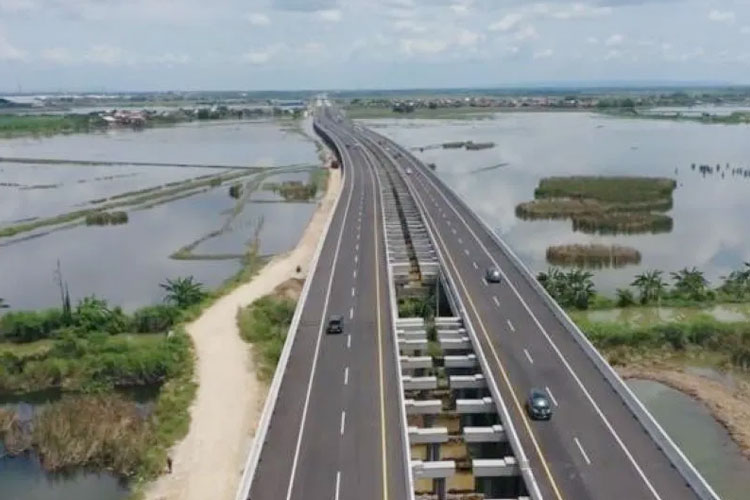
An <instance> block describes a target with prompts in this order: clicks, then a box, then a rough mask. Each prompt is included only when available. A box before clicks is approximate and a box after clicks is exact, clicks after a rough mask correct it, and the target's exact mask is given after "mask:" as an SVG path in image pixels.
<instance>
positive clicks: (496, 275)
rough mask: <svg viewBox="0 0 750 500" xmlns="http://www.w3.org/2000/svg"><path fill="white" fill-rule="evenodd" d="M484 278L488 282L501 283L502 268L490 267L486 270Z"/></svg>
mask: <svg viewBox="0 0 750 500" xmlns="http://www.w3.org/2000/svg"><path fill="white" fill-rule="evenodd" d="M484 279H486V280H487V283H500V269H498V268H496V267H490V268H489V269H487V271H485V273H484Z"/></svg>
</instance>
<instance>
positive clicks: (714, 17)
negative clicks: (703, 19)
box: [708, 9, 736, 24]
mask: <svg viewBox="0 0 750 500" xmlns="http://www.w3.org/2000/svg"><path fill="white" fill-rule="evenodd" d="M708 19H709V20H710V21H714V22H717V23H727V24H731V23H733V22H734V21H735V19H736V16H735V15H734V12H732V11H728V10H716V9H714V10H712V11H711V12H709V13H708Z"/></svg>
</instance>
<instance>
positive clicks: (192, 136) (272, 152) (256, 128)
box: [0, 120, 316, 167]
mask: <svg viewBox="0 0 750 500" xmlns="http://www.w3.org/2000/svg"><path fill="white" fill-rule="evenodd" d="M290 125H291V123H290ZM0 156H6V157H22V158H55V159H71V160H89V161H138V162H146V163H148V162H154V163H189V164H211V165H240V166H268V167H274V166H280V165H292V164H298V163H313V162H314V161H315V159H316V154H315V146H314V145H313V144H312V143H311V142H310V141H307V140H304V138H302V137H301V136H300V135H299V134H296V133H294V132H290V131H288V130H284V129H282V128H281V127H280V124H279V122H274V121H271V120H257V121H230V120H227V121H214V122H190V123H183V124H178V125H174V126H170V127H155V128H147V129H143V130H140V131H133V130H131V129H111V130H107V131H105V132H97V133H92V134H71V135H57V136H52V137H42V138H35V137H20V138H15V139H5V140H0ZM311 160H312V161H311Z"/></svg>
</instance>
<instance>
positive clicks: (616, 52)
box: [604, 49, 622, 61]
mask: <svg viewBox="0 0 750 500" xmlns="http://www.w3.org/2000/svg"><path fill="white" fill-rule="evenodd" d="M620 57H622V52H620V51H619V50H617V49H612V50H610V51H608V52H607V53H606V54H605V55H604V60H605V61H611V60H612V59H619V58H620Z"/></svg>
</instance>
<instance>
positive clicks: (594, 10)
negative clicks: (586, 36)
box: [550, 3, 612, 19]
mask: <svg viewBox="0 0 750 500" xmlns="http://www.w3.org/2000/svg"><path fill="white" fill-rule="evenodd" d="M611 13H612V9H611V8H610V7H594V6H592V5H586V4H583V3H574V4H572V5H569V6H566V7H563V8H560V9H558V10H552V11H551V12H550V15H551V16H552V17H554V18H555V19H589V18H593V17H601V16H607V15H609V14H611Z"/></svg>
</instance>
